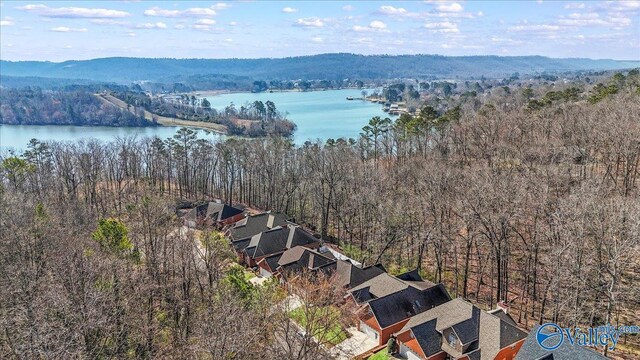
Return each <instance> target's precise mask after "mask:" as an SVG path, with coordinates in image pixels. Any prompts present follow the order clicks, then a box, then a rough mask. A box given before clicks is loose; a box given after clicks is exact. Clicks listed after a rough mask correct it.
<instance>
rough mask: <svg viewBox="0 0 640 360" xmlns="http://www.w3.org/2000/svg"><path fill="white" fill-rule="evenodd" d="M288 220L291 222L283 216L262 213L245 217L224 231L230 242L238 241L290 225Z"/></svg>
mask: <svg viewBox="0 0 640 360" xmlns="http://www.w3.org/2000/svg"><path fill="white" fill-rule="evenodd" d="M289 220H291V218H289V217H288V216H286V215H284V214H279V213H271V212H264V213H261V214H256V215H248V216H245V217H244V218H242V219H240V220H238V221H237V222H235V223H233V224H231V225H228V226H227V227H225V229H224V230H225V235H226V236H227V237H228V238H230V239H231V240H239V239H244V238H248V237H252V236H254V235H256V234H259V233H261V232H263V231H267V230H271V229H273V228H276V227H278V226H286V225H288V224H291V223H290V222H289Z"/></svg>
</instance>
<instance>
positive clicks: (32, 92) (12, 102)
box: [0, 87, 156, 126]
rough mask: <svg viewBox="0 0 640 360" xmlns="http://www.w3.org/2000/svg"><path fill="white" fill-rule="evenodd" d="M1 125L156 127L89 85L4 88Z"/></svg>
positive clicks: (2, 90) (0, 93) (0, 116)
mask: <svg viewBox="0 0 640 360" xmlns="http://www.w3.org/2000/svg"><path fill="white" fill-rule="evenodd" d="M0 104H1V105H0V124H11V125H90V126H154V125H156V124H155V123H153V122H152V121H148V120H146V119H145V118H144V117H143V116H139V115H135V114H133V113H131V112H129V111H124V110H122V109H118V108H116V107H114V106H111V105H109V104H105V103H104V102H102V101H100V100H99V99H98V98H96V97H95V96H94V94H93V92H91V91H89V89H86V88H75V87H70V88H67V89H65V90H55V91H53V90H49V91H43V90H42V89H40V88H31V87H27V88H19V89H14V88H10V89H7V88H0Z"/></svg>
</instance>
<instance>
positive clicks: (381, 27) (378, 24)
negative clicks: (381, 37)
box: [351, 20, 389, 32]
mask: <svg viewBox="0 0 640 360" xmlns="http://www.w3.org/2000/svg"><path fill="white" fill-rule="evenodd" d="M351 30H353V31H355V32H367V31H379V32H389V30H387V24H385V23H384V22H382V21H380V20H373V21H372V22H370V23H369V26H361V25H355V26H353V27H352V28H351Z"/></svg>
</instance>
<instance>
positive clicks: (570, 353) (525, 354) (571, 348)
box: [515, 325, 606, 360]
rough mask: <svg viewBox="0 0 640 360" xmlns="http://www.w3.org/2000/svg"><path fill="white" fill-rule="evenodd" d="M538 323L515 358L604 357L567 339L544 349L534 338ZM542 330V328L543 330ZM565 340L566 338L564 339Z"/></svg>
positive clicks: (562, 359) (583, 359)
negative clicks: (552, 347)
mask: <svg viewBox="0 0 640 360" xmlns="http://www.w3.org/2000/svg"><path fill="white" fill-rule="evenodd" d="M539 326H540V325H536V326H535V327H534V328H533V329H532V330H531V332H529V335H527V338H526V339H525V340H524V344H522V347H521V348H520V351H518V354H517V355H516V357H515V359H516V360H573V359H580V360H604V359H606V357H604V356H602V355H600V354H598V353H597V352H595V351H593V350H591V349H589V348H586V347H583V346H579V345H571V344H570V343H569V342H568V341H564V342H563V343H562V345H560V346H559V347H558V348H557V349H555V350H551V351H549V350H545V349H544V348H542V346H540V345H539V344H538V341H537V340H536V334H537V333H538V328H539ZM543 332H544V330H543ZM565 340H566V339H565Z"/></svg>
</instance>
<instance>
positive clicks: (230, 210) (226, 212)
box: [209, 203, 244, 221]
mask: <svg viewBox="0 0 640 360" xmlns="http://www.w3.org/2000/svg"><path fill="white" fill-rule="evenodd" d="M213 205H214V206H213V208H214V212H213V213H212V214H211V217H212V218H213V219H214V220H218V221H222V220H226V219H228V218H230V217H234V216H236V215H239V214H242V213H243V212H244V210H242V209H237V208H235V207H232V206H229V205H224V204H223V205H222V209H220V206H215V205H220V204H215V203H214V204H213ZM209 209H211V203H209ZM216 215H217V216H216Z"/></svg>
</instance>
